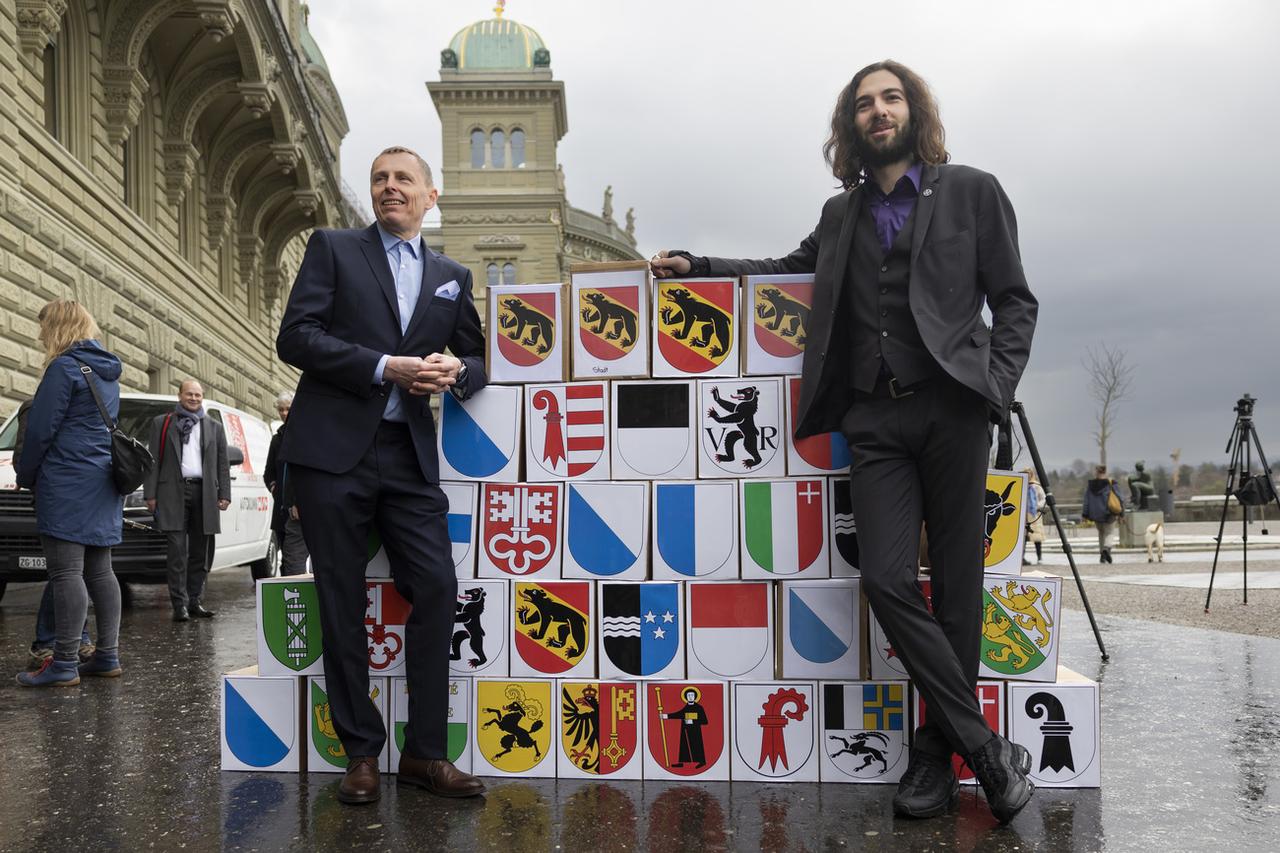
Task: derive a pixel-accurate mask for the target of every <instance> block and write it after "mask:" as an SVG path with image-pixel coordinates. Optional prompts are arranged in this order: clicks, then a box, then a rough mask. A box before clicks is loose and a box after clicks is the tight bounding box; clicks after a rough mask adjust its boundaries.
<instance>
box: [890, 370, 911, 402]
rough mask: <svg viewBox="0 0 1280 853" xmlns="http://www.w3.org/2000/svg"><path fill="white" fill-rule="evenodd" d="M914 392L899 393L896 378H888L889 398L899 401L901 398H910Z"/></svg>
mask: <svg viewBox="0 0 1280 853" xmlns="http://www.w3.org/2000/svg"><path fill="white" fill-rule="evenodd" d="M914 393H916V392H915V391H899V390H898V378H897V377H896V376H890V377H889V396H890V397H891V398H892V399H894V400H901V399H902V398H903V397H910V396H911V395H912V394H914Z"/></svg>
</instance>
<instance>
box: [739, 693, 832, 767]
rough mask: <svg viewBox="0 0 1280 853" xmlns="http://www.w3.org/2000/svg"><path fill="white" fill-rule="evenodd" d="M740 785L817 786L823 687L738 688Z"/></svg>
mask: <svg viewBox="0 0 1280 853" xmlns="http://www.w3.org/2000/svg"><path fill="white" fill-rule="evenodd" d="M732 686H733V756H732V759H731V762H730V770H729V775H730V778H732V779H733V781H735V782H817V781H818V752H817V750H816V749H815V748H814V744H815V742H816V740H817V731H818V687H817V685H816V684H815V683H814V682H812V681H786V682H779V681H771V682H750V681H735V682H733V685H732Z"/></svg>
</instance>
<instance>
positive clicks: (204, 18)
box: [192, 0, 236, 42]
mask: <svg viewBox="0 0 1280 853" xmlns="http://www.w3.org/2000/svg"><path fill="white" fill-rule="evenodd" d="M192 5H194V6H195V7H196V14H198V15H199V16H200V23H201V25H202V26H203V27H204V31H205V32H206V33H208V34H209V38H211V39H213V41H214V42H220V41H222V40H223V39H224V38H226V37H227V36H229V35H231V33H232V31H233V30H235V28H236V19H235V15H234V13H233V12H232V10H231V7H230V4H229V3H227V2H226V0H194V3H193V4H192Z"/></svg>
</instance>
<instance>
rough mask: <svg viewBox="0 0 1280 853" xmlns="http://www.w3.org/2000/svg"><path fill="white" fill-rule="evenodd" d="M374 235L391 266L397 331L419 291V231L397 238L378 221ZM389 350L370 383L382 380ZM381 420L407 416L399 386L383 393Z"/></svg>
mask: <svg viewBox="0 0 1280 853" xmlns="http://www.w3.org/2000/svg"><path fill="white" fill-rule="evenodd" d="M378 235H379V236H380V237H382V248H383V250H384V251H385V252H386V254H387V266H388V267H389V268H390V269H391V280H392V281H394V282H395V284H396V310H397V311H398V312H399V314H400V334H402V335H403V334H404V333H405V332H406V331H407V330H408V328H409V320H410V318H411V317H413V309H414V308H416V307H417V305H418V297H419V296H420V295H421V293H422V269H423V257H422V251H423V248H424V247H423V245H422V235H421V234H416V235H414V238H413V239H412V240H408V241H406V240H401V239H400V238H399V237H397V236H395V235H394V234H388V233H387V232H386V231H384V230H383V228H382V225H381V223H379V224H378ZM390 358H391V355H390V354H386V355H384V356H382V358H380V359H378V367H377V368H376V369H375V370H374V372H373V383H374V384H375V385H381V384H382V371H383V370H384V369H385V368H386V366H387V360H388V359H390ZM382 419H383V420H384V421H400V422H402V423H403V422H404V421H405V420H407V418H406V416H405V413H404V411H403V408H402V402H401V399H400V386H399V385H392V386H391V394H390V395H389V396H388V397H387V408H386V409H385V410H384V411H383V413H382Z"/></svg>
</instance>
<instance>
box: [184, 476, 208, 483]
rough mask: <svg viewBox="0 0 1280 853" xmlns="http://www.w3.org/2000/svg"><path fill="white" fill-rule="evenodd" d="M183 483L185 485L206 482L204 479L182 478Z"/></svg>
mask: <svg viewBox="0 0 1280 853" xmlns="http://www.w3.org/2000/svg"><path fill="white" fill-rule="evenodd" d="M182 482H184V483H203V482H204V477H183V478H182Z"/></svg>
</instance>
